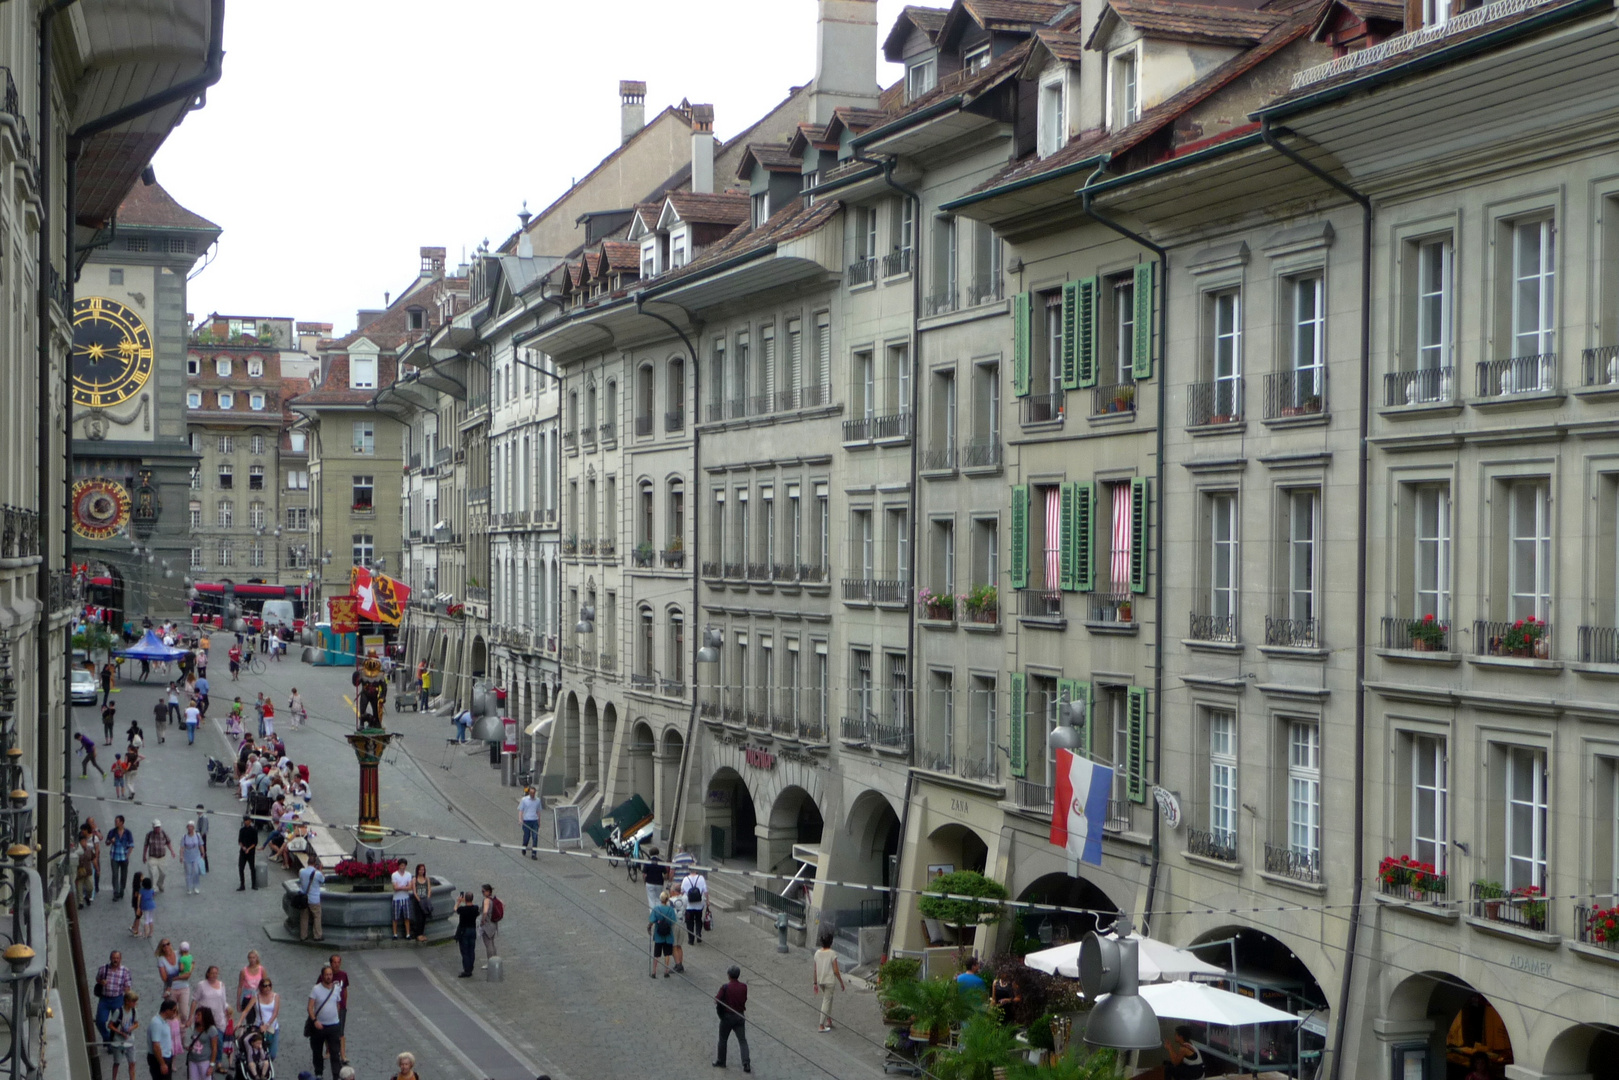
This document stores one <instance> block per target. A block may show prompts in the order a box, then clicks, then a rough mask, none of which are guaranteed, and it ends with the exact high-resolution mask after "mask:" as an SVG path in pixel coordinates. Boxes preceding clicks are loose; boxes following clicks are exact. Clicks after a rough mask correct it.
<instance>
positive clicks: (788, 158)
mask: <svg viewBox="0 0 1619 1080" xmlns="http://www.w3.org/2000/svg"><path fill="white" fill-rule="evenodd" d="M755 164H758V165H763V166H764V167H765V168H766V169H768V170H771V171H772V172H797V171H798V170H799V169H800V168H802V167H803V162H802V161H801V160H800V159H798V158H797V157H794V156H793V153H792V151H791V150H789V149H788V148H787V144H786V143H749V144H748V148H747V149H746V150H745V151H743V154H742V160H741V162H740V163H738V165H737V168H736V175H737V178H738V179H741V178H742V177H745V176H747V175H749V174H750V173H752V171H753V166H754V165H755Z"/></svg>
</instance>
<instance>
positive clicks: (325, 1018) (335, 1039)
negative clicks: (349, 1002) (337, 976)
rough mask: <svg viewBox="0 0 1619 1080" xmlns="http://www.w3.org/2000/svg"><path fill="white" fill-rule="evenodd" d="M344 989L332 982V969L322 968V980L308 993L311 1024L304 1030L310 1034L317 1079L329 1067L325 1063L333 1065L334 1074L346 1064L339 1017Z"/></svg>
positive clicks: (310, 1047)
mask: <svg viewBox="0 0 1619 1080" xmlns="http://www.w3.org/2000/svg"><path fill="white" fill-rule="evenodd" d="M341 993H342V991H341V989H340V988H339V987H338V986H337V985H336V984H335V983H334V982H333V981H332V969H331V967H330V966H327V967H323V968H321V969H320V981H319V982H317V983H316V984H315V986H314V989H312V990H310V991H309V1005H308V1010H309V1023H308V1024H306V1025H305V1026H304V1031H305V1032H306V1033H307V1034H308V1035H309V1050H310V1053H312V1054H313V1055H314V1058H315V1076H316V1077H319V1076H320V1075H321V1074H322V1073H323V1072H324V1071H325V1068H326V1063H325V1060H324V1059H326V1058H330V1059H331V1062H332V1075H333V1076H336V1075H337V1070H338V1069H339V1068H340V1067H341V1066H342V1064H343V1049H342V1041H343V1021H342V1018H341V1017H340V1016H339V1014H338V997H339V995H340V994H341Z"/></svg>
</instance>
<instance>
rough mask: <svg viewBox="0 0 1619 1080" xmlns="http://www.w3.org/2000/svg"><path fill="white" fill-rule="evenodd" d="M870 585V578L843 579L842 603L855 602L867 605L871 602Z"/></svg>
mask: <svg viewBox="0 0 1619 1080" xmlns="http://www.w3.org/2000/svg"><path fill="white" fill-rule="evenodd" d="M871 584H872V582H871V579H870V578H844V579H843V599H844V602H845V603H847V602H849V601H855V602H858V603H868V604H869V603H870V602H871Z"/></svg>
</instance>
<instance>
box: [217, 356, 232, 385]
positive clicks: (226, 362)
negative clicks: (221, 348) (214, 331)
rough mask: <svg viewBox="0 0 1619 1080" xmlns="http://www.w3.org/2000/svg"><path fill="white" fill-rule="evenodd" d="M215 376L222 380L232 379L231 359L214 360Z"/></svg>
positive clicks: (223, 357) (219, 358)
mask: <svg viewBox="0 0 1619 1080" xmlns="http://www.w3.org/2000/svg"><path fill="white" fill-rule="evenodd" d="M214 374H215V375H218V376H219V377H220V378H221V379H228V378H230V357H228V356H220V357H216V358H215V359H214Z"/></svg>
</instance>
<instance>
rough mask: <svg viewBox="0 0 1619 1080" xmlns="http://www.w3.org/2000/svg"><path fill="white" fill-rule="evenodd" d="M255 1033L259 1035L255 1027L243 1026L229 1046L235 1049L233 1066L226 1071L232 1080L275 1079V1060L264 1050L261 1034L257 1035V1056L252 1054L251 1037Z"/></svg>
mask: <svg viewBox="0 0 1619 1080" xmlns="http://www.w3.org/2000/svg"><path fill="white" fill-rule="evenodd" d="M255 1035H259V1029H258V1028H257V1027H243V1029H242V1030H241V1031H240V1032H238V1033H237V1035H236V1045H235V1046H234V1047H232V1048H230V1049H234V1050H235V1051H236V1052H235V1054H234V1057H235V1058H236V1062H235V1067H234V1068H233V1069H232V1070H231V1071H230V1072H229V1073H228V1075H229V1076H231V1077H233V1078H234V1080H275V1062H273V1061H271V1060H270V1057H269V1055H268V1054H266V1053H265V1052H264V1043H263V1041H262V1040H263V1036H262V1035H260V1036H259V1037H260V1040H261V1041H260V1043H259V1053H258V1055H257V1056H255V1055H254V1054H253V1049H252V1038H253V1036H255Z"/></svg>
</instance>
